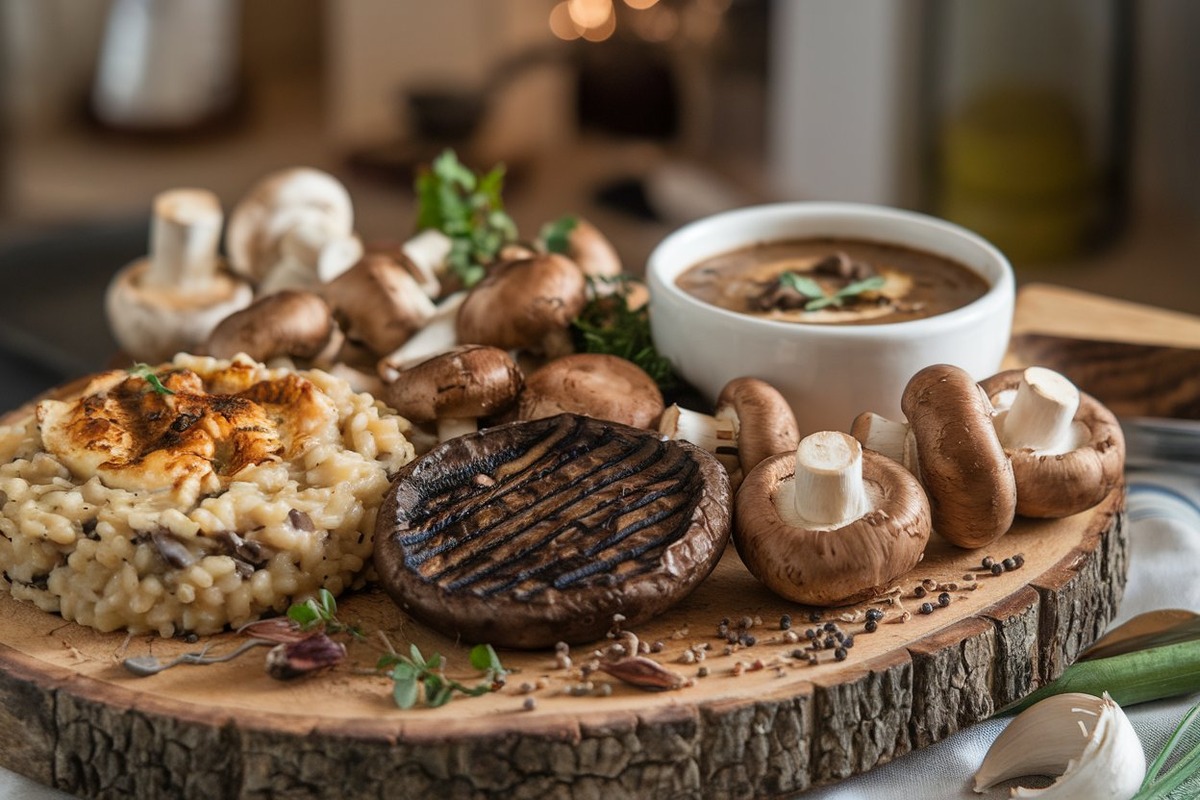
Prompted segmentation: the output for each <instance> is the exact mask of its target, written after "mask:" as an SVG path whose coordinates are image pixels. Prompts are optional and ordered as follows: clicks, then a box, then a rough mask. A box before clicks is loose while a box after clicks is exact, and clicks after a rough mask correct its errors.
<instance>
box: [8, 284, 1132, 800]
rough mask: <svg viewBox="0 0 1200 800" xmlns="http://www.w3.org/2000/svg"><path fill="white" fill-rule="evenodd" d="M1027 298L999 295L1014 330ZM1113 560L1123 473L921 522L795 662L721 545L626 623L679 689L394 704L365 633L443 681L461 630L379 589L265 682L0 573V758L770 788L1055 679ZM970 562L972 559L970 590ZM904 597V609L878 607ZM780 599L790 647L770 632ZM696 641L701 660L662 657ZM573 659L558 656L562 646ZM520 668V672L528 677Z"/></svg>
mask: <svg viewBox="0 0 1200 800" xmlns="http://www.w3.org/2000/svg"><path fill="white" fill-rule="evenodd" d="M1039 296H1040V295H1039ZM1037 299H1038V298H1037V297H1033V298H1030V297H1025V298H1023V300H1024V301H1025V302H1023V303H1022V302H1020V301H1019V302H1018V306H1017V309H1018V320H1017V322H1018V326H1019V327H1020V326H1021V323H1022V308H1023V307H1024V308H1026V309H1028V308H1031V307H1035V306H1036V302H1033V301H1036V300H1037ZM1061 299H1062V298H1060V297H1057V296H1055V297H1054V300H1055V303H1054V305H1055V309H1056V310H1055V314H1054V315H1053V316H1054V317H1055V318H1056V319H1059V320H1061V319H1062V318H1063V317H1064V316H1065V312H1064V305H1063V303H1062V302H1060V301H1061ZM1090 315H1091V312H1090V311H1088V312H1086V313H1084V314H1081V318H1086V317H1088V316H1090ZM1025 319H1026V320H1028V314H1026V315H1025ZM1029 327H1030V326H1029V325H1027V324H1026V325H1024V328H1026V329H1027V328H1029ZM1015 553H1022V554H1024V559H1025V561H1024V565H1023V566H1022V567H1021V568H1020V569H1018V570H1015V571H1012V572H1006V573H1003V574H1001V575H998V576H993V575H991V574H990V573H985V572H983V571H982V570H981V569H980V559H981V558H982V557H983V556H984V555H989V554H990V555H992V556H993V557H995V558H998V559H1002V558H1004V557H1007V556H1011V555H1013V554H1015ZM1127 555H1128V541H1127V538H1126V530H1125V513H1124V492H1123V490H1118V491H1115V492H1113V493H1112V494H1111V495H1110V496H1109V497H1107V498H1106V499H1105V500H1104V501H1103V502H1102V503H1101V504H1100V505H1099V506H1097V507H1096V508H1094V509H1091V510H1089V511H1087V512H1084V513H1082V514H1078V515H1076V516H1074V517H1071V518H1068V519H1065V520H1058V521H1045V522H1040V521H1030V520H1018V522H1017V523H1016V524H1015V525H1014V527H1013V529H1012V530H1011V531H1010V532H1009V533H1008V534H1006V535H1005V537H1003V538H1002V539H1001V540H999V541H998V542H997V543H995V544H994V545H992V546H990V547H988V548H985V549H984V550H981V551H974V552H969V551H964V550H961V549H958V548H956V547H953V546H951V545H949V544H947V543H945V542H943V541H941V540H940V539H938V538H937V537H935V538H934V540H933V541H932V542H931V545H930V548H929V549H928V551H927V554H926V557H925V560H924V561H923V562H922V563H921V564H920V565H919V566H918V567H917V568H916V569H915V570H914V571H913V572H912V573H911V574H910V575H908V576H906V577H905V578H904V579H902V580H901V581H898V582H897V586H898V587H900V589H901V595H900V597H899V605H888V604H886V603H884V602H879V603H876V604H874V606H873V607H876V608H879V609H880V610H882V611H884V612H885V614H886V617H885V619H884V621H883V622H881V623H880V624H879V626H878V629H877V631H876V632H874V633H866V632H864V630H863V629H864V622H863V612H864V611H865V609H866V608H868V607H872V605H871V604H860V605H858V606H854V607H851V608H849V609H838V610H821V614H822V618H821V623H824V622H826V621H832V622H835V623H837V624H838V625H839V626H840V628H841V629H842V630H843V631H845V632H846V633H849V634H852V635H853V636H854V642H855V644H854V646H853V648H851V649H850V650H848V655H847V658H846V659H845V660H844V661H838V660H836V659H835V658H834V654H833V652H831V651H829V650H822V651H821V652H820V653H819V663H818V664H816V665H810V664H809V663H808V662H807V660H804V659H796V658H793V657H792V656H791V653H792V652H793V651H794V650H795V649H796V648H797V647H801V646H803V645H804V643H805V640H804V630H805V629H806V628H809V627H815V625H814V624H813V623H812V622H810V621H809V613H810V611H812V610H811V609H808V608H806V607H803V606H797V605H794V604H790V603H787V602H785V601H783V600H780V599H779V598H777V597H775V596H774V595H772V594H771V593H769V592H768V591H767V590H766V589H765V588H763V587H762V586H761V585H760V584H758V583H757V582H756V581H755V580H754V579H753V577H752V576H751V575H750V574H749V573H748V572H747V571H746V569H745V568H744V567H743V566H742V564H741V562H740V561H739V559H738V557H737V554H736V552H735V551H734V549H733V548H732V546H731V547H730V548H729V550H728V551H727V552H726V554H725V556H724V558H723V560H722V561H721V563H720V564H719V565H718V567H717V569H716V571H715V572H714V573H713V574H712V575H711V576H710V577H709V578H708V579H707V580H706V581H704V582H703V583H702V584H701V586H700V587H699V588H698V589H697V591H696V592H695V593H694V594H693V595H691V596H690V597H689V598H687V600H685V601H684V602H683V603H681V604H680V605H678V606H677V607H675V608H674V609H672V610H671V611H670V612H669V613H668V614H666V615H664V616H663V617H662V618H660V619H658V620H656V621H654V623H653V624H648V625H645V626H642V627H639V628H637V629H635V631H634V632H635V633H637V634H638V635H639V636H640V637H641V638H642V639H644V640H646V641H649V642H662V645H663V646H662V650H661V652H659V653H657V654H655V656H654V657H655V658H657V659H658V660H660V661H662V662H663V663H664V664H665V665H667V666H669V667H671V668H673V669H675V670H677V671H679V672H680V673H682V674H684V675H687V676H689V677H690V678H692V682H691V685H689V686H687V687H685V688H683V689H679V690H676V691H668V692H661V693H649V692H645V691H642V690H639V689H635V688H632V687H629V686H626V685H624V684H620V683H617V682H615V681H614V680H613V679H611V678H609V677H608V676H605V675H603V674H597V675H593V676H591V680H592V683H593V689H592V691H591V692H590V693H588V694H586V695H584V696H576V695H575V694H573V693H572V692H571V687H573V686H578V685H579V684H580V678H579V675H578V670H577V666H576V668H575V669H571V670H567V669H563V668H560V667H558V666H557V665H556V663H555V659H554V654H553V653H550V652H536V653H517V652H504V653H502V654H501V655H502V658H503V660H504V662H505V664H506V666H508V667H510V668H515V669H517V670H519V671H518V672H516V673H515V674H513V675H512V676H510V678H509V682H508V685H507V686H506V687H505V688H504V689H503V690H501V691H499V692H496V693H493V694H488V695H484V696H482V697H478V698H460V699H455V700H454V701H452V702H451V703H450V704H449V705H447V706H444V707H442V708H437V709H428V708H422V707H418V708H416V709H412V710H408V711H403V710H400V709H398V708H396V707H395V705H394V704H393V702H392V699H391V683H390V681H389V680H387V679H385V678H382V677H379V676H377V675H373V674H370V668H371V667H372V666H373V665H374V663H375V660H376V657H377V656H378V654H379V652H380V651H381V648H382V641H383V637H386V639H387V640H388V641H390V642H391V643H393V644H394V645H395V646H396V647H397V648H403V649H407V645H408V644H409V643H410V642H411V643H415V644H417V645H418V646H419V647H420V648H421V649H422V650H423V651H424V652H425V653H426V654H429V653H433V652H439V653H441V654H443V655H444V656H445V657H446V659H447V661H448V664H449V667H448V672H449V673H450V674H451V675H452V676H454V677H459V678H460V679H462V680H463V681H464V682H467V683H473V682H474V681H475V680H476V676H474V675H473V674H472V672H471V670H470V668H469V666H468V659H467V647H466V646H465V645H462V644H460V643H457V642H455V641H453V640H451V639H448V638H446V637H445V636H442V635H440V634H439V633H438V632H436V631H432V630H429V629H428V628H426V627H424V626H422V625H420V624H418V623H416V622H413V621H412V620H410V619H408V618H407V617H406V616H405V615H403V614H402V613H401V612H400V611H399V610H398V609H397V608H396V607H395V606H394V605H393V604H392V603H391V601H390V600H388V599H387V598H386V596H385V595H383V594H382V593H364V594H359V595H356V596H352V597H347V598H344V599H343V600H342V601H341V607H340V610H339V616H340V617H342V618H343V619H346V620H348V621H352V622H358V623H360V624H361V625H362V626H363V627H364V628H365V629H367V630H368V631H371V632H372V636H371V638H370V639H369V640H368V642H367V643H364V644H351V645H350V654H349V655H350V657H349V659H348V663H346V664H343V665H341V666H339V667H337V668H336V669H334V670H333V671H330V672H325V673H321V674H317V675H314V676H310V677H308V678H305V679H301V680H298V681H293V682H287V683H285V682H279V681H275V680H273V679H271V678H269V677H268V676H267V675H266V673H265V671H264V668H263V665H264V654H265V650H263V649H257V650H253V651H251V652H250V653H248V654H245V655H243V656H242V657H240V658H239V659H237V660H235V661H232V662H229V663H224V664H219V665H214V666H205V667H197V666H186V665H185V666H180V667H177V668H175V669H171V670H168V671H166V672H164V673H161V674H159V675H156V676H154V677H149V678H138V677H134V676H133V675H131V674H130V673H129V672H127V671H126V670H125V669H123V668H122V667H121V665H120V662H121V660H122V659H123V658H125V657H129V656H138V655H146V654H152V655H154V656H157V657H159V658H162V659H169V658H171V657H173V656H175V655H179V654H181V653H184V652H189V651H195V650H197V649H198V648H199V647H201V646H203V645H204V644H211V647H212V651H213V652H224V651H227V650H229V649H231V648H233V647H234V646H236V645H237V644H238V643H239V642H241V641H242V638H241V637H239V636H238V635H237V634H225V635H222V636H218V637H211V638H210V639H209V640H206V641H205V642H203V643H194V644H188V643H185V642H182V641H178V640H162V639H159V638H158V637H133V638H130V637H126V636H125V635H123V634H107V635H105V634H99V633H96V632H94V631H91V630H88V629H85V628H82V627H80V626H78V625H74V624H72V623H68V622H65V621H63V620H62V619H61V618H59V617H57V616H55V615H51V614H46V613H43V612H41V611H38V610H37V609H36V608H34V607H33V606H31V605H28V604H24V603H19V602H17V601H14V600H13V599H12V598H11V597H10V596H9V595H8V594H7V593H6V592H0V618H2V619H3V622H2V623H0V765H2V766H4V767H7V768H9V769H12V770H15V771H17V772H20V773H23V774H25V775H28V776H30V777H32V778H34V779H36V780H39V781H41V782H43V783H45V784H48V785H51V786H55V787H58V788H60V789H63V790H66V791H68V792H73V793H76V794H79V795H83V796H95V797H147V798H160V797H197V798H212V797H245V798H316V797H325V796H338V797H344V798H359V797H362V798H366V797H417V796H435V797H439V798H459V797H462V798H473V797H491V796H503V797H506V798H544V797H563V798H567V797H570V798H575V797H580V798H583V797H600V796H604V797H608V798H618V797H628V796H637V797H644V796H660V797H664V798H667V797H670V798H676V797H712V798H734V797H769V796H787V795H791V794H794V793H796V792H799V791H802V790H804V789H806V788H809V787H812V786H816V785H821V784H827V783H831V782H835V781H838V780H841V779H843V778H846V777H848V776H851V775H854V774H858V773H861V772H864V771H866V770H869V769H871V768H872V767H875V766H877V765H879V764H882V763H885V762H888V761H890V760H892V759H895V758H897V757H900V756H902V755H904V754H905V753H907V752H909V751H911V750H914V749H917V748H921V747H924V746H926V745H928V744H930V743H932V742H935V741H938V740H940V739H943V738H945V737H946V736H948V735H950V734H951V733H953V732H955V731H956V730H959V729H960V728H962V727H964V726H967V725H970V724H972V723H974V722H976V721H978V720H981V719H984V718H986V717H988V716H990V715H991V714H993V713H994V712H995V711H996V710H997V709H999V708H1001V707H1003V706H1005V705H1006V704H1008V703H1010V702H1013V701H1015V700H1017V699H1019V698H1020V697H1022V696H1024V695H1025V694H1027V693H1028V692H1029V691H1031V690H1032V689H1034V688H1036V687H1037V686H1039V685H1041V684H1043V683H1045V682H1047V681H1049V680H1052V679H1053V678H1055V677H1057V676H1058V675H1059V674H1061V672H1062V671H1063V670H1064V669H1065V668H1066V667H1067V666H1068V665H1069V664H1071V663H1072V662H1073V661H1074V660H1075V658H1076V657H1077V656H1078V655H1079V653H1080V652H1081V651H1082V650H1083V649H1084V648H1085V647H1087V646H1088V645H1089V644H1090V643H1091V642H1092V641H1094V640H1095V639H1096V638H1098V636H1099V635H1100V633H1101V632H1102V630H1103V629H1104V627H1105V626H1106V624H1107V623H1108V621H1109V620H1110V619H1111V618H1112V616H1113V615H1114V614H1115V612H1116V608H1117V604H1118V602H1119V600H1120V597H1121V594H1122V591H1123V589H1124V584H1125V575H1126V560H1127ZM967 573H976V574H978V579H977V580H976V581H975V586H976V588H974V589H973V590H969V589H967V588H966V587H967V585H968V583H969V582H968V581H966V580H964V578H963V576H964V575H965V574H967ZM925 578H929V579H933V580H934V581H937V582H941V583H951V582H954V583H958V584H960V587H959V588H958V589H956V590H953V591H950V592H949V594H950V596H951V603H950V604H949V605H948V606H946V607H938V608H936V610H934V612H933V613H931V614H921V613H919V611H918V609H919V607H920V604H921V603H922V602H924V601H925V600H934V599H935V598H933V597H925V598H917V597H916V596H915V595H914V591H913V590H914V588H915V587H916V585H917V584H918V583H919V582H920V581H921V580H922V579H925ZM935 594H936V593H935ZM901 607H903V608H904V609H907V610H908V611H909V612H910V613H911V618H910V619H909V620H908V621H907V622H903V623H901V622H897V621H893V620H897V619H899V618H900V610H901ZM784 614H789V615H790V616H791V618H792V620H793V630H794V631H796V632H798V633H799V635H800V637H801V641H800V642H798V643H792V642H789V641H787V633H786V632H785V631H783V630H781V629H780V618H781V617H782V616H783V615H784ZM843 615H845V616H843ZM742 617H750V618H751V619H754V620H761V622H756V624H755V625H754V627H753V628H751V629H750V631H749V633H751V634H752V635H754V636H755V638H756V640H757V641H756V643H755V644H753V645H752V646H748V647H742V648H740V649H737V650H736V651H735V652H732V653H729V654H725V653H724V647H725V645H726V642H725V641H724V640H723V639H719V638H717V636H716V627H717V624H718V623H719V622H720V621H721V620H722V619H723V618H729V619H730V620H731V621H732V622H733V623H734V627H736V622H737V621H738V620H739V619H741V618H742ZM381 634H382V636H381ZM703 644H707V645H709V649H708V650H707V651H706V657H705V659H704V660H703V661H701V662H694V663H690V664H684V663H682V661H681V659H682V657H683V654H684V652H685V651H687V650H690V649H693V648H694V647H695V646H696V645H703ZM604 645H605V643H604V642H601V643H598V645H597V646H598V647H603V646H604ZM589 654H590V648H579V647H576V648H574V650H573V652H572V656H573V658H574V660H575V662H576V665H578V664H579V663H581V662H583V661H585V660H586V659H587V658H588V657H589ZM701 669H703V670H705V671H706V673H707V674H706V676H704V677H700V676H699V672H700V671H701ZM523 683H530V684H535V685H537V686H538V688H536V689H535V691H533V692H532V693H531V694H525V693H522V691H521V684H523ZM529 698H533V700H534V701H535V704H536V705H535V708H533V709H532V710H526V708H525V703H526V701H527V700H528V699H529Z"/></svg>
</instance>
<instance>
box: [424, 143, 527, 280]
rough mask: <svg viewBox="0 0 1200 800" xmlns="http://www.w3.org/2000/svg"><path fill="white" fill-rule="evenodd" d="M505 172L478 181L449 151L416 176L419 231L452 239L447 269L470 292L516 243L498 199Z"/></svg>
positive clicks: (496, 170) (500, 169)
mask: <svg viewBox="0 0 1200 800" xmlns="http://www.w3.org/2000/svg"><path fill="white" fill-rule="evenodd" d="M503 186H504V166H503V165H502V164H498V165H496V166H495V167H493V168H492V169H491V171H489V172H487V173H486V174H484V175H482V176H477V175H476V174H475V173H474V172H472V171H471V170H470V169H468V168H467V167H465V166H463V164H462V163H461V162H460V161H459V160H458V156H457V155H455V153H454V151H453V150H446V151H444V152H443V153H442V154H441V155H440V156H438V157H437V158H435V159H434V160H433V163H432V164H431V165H430V166H429V168H427V169H425V170H422V171H421V172H420V174H419V175H418V176H417V180H416V192H417V203H418V210H417V230H425V229H427V228H435V229H437V230H440V231H441V232H442V233H444V234H446V236H448V237H450V255H449V258H448V260H449V264H450V267H451V269H452V270H453V271H454V273H455V274H456V275H457V276H458V278H459V279H460V280H461V281H462V282H463V285H464V286H467V287H470V286H473V285H475V284H476V283H478V282H479V281H480V280H481V279H482V278H483V276H484V275H485V274H486V271H487V265H488V264H490V263H492V262H493V261H494V260H495V259H496V256H497V254H499V252H500V249H501V248H502V247H504V245H506V244H508V243H510V242H513V241H516V238H517V226H516V225H515V224H514V223H513V221H512V218H511V217H509V215H508V214H507V213H506V212H505V211H504V201H503V199H502V198H501V196H500V193H501V190H502V189H503Z"/></svg>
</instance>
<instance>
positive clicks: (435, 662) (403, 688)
mask: <svg viewBox="0 0 1200 800" xmlns="http://www.w3.org/2000/svg"><path fill="white" fill-rule="evenodd" d="M408 652H409V654H408V655H403V654H401V653H386V654H384V655H383V656H382V657H380V659H379V662H378V664H377V665H376V668H377V669H378V670H379V671H380V672H383V673H385V674H387V675H388V676H389V677H390V678H391V679H392V681H393V683H394V686H393V688H392V698H393V699H394V700H395V701H396V705H397V706H399V707H400V708H404V709H409V708H412V707H413V706H415V705H416V704H417V701H418V700H420V699H421V695H422V690H424V691H423V693H424V696H425V705H427V706H429V707H430V708H437V707H439V706H444V705H445V704H446V703H449V702H450V700H452V699H453V697H454V693H455V692H459V693H461V694H463V695H466V696H468V697H478V696H480V695H484V694H487V693H488V692H494V691H495V690H496V689H498V688H500V687H501V686H503V685H504V681H505V678H506V677H507V675H508V670H507V669H505V668H504V665H503V664H501V663H500V657H499V656H498V655H496V651H495V650H494V649H493V648H492V646H491V645H490V644H477V645H475V646H474V647H472V648H471V653H470V662H471V666H472V667H474V668H475V669H477V670H479V671H480V672H482V673H483V680H482V681H481V682H480V683H478V684H476V685H474V686H468V685H466V684H464V683H461V682H459V681H457V680H454V679H453V678H449V677H447V676H446V673H445V665H446V662H445V659H444V658H442V656H441V654H439V653H434V654H433V655H432V656H429V658H426V657H425V656H424V654H423V653H422V652H421V650H420V648H418V647H417V646H416V645H415V644H412V645H409V651H408Z"/></svg>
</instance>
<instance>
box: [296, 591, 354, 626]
mask: <svg viewBox="0 0 1200 800" xmlns="http://www.w3.org/2000/svg"><path fill="white" fill-rule="evenodd" d="M287 615H288V619H290V620H291V621H292V622H294V623H296V624H297V625H299V626H300V630H302V631H309V630H313V629H316V628H320V629H322V630H323V631H325V633H327V634H333V633H343V632H344V633H348V634H350V635H351V636H353V637H354V638H356V639H363V638H365V634H363V631H362V628H360V627H359V626H357V625H347V624H346V623H344V622H342V621H341V620H340V619H338V618H337V600H335V599H334V597H333V593H332V592H330V591H329V590H328V589H324V588H323V589H321V590H320V591H318V592H317V596H316V597H310V598H308V599H307V600H305V601H304V602H303V603H292V605H291V606H289V607H288V610H287Z"/></svg>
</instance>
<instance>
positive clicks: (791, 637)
mask: <svg viewBox="0 0 1200 800" xmlns="http://www.w3.org/2000/svg"><path fill="white" fill-rule="evenodd" d="M783 640H784V641H785V642H788V643H790V644H795V643H796V642H798V641H800V634H798V633H796V632H795V631H793V630H788V631H784V633H783Z"/></svg>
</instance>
